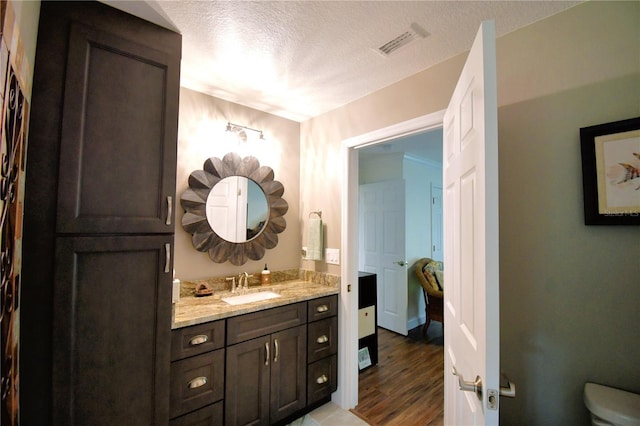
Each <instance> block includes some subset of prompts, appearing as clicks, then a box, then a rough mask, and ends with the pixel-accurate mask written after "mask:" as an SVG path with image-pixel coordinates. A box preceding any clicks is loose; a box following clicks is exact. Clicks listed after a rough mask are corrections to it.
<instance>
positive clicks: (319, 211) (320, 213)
mask: <svg viewBox="0 0 640 426" xmlns="http://www.w3.org/2000/svg"><path fill="white" fill-rule="evenodd" d="M312 214H317V215H318V217H319V218H320V219H322V210H318V211H317V212H311V213H309V217H311V215H312Z"/></svg>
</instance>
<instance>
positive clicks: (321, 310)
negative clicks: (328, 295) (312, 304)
mask: <svg viewBox="0 0 640 426" xmlns="http://www.w3.org/2000/svg"><path fill="white" fill-rule="evenodd" d="M316 310H317V311H318V312H319V313H322V312H327V311H328V310H329V307H328V306H327V305H320V306H318V308H317V309H316Z"/></svg>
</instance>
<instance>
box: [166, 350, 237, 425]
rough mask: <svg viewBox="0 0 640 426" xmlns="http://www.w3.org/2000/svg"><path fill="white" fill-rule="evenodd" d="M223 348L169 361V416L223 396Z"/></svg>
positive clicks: (193, 408)
mask: <svg viewBox="0 0 640 426" xmlns="http://www.w3.org/2000/svg"><path fill="white" fill-rule="evenodd" d="M224 351H225V350H224V349H218V350H215V351H212V352H207V353H205V354H202V355H197V356H194V357H191V358H186V359H183V360H180V361H175V362H172V363H171V388H170V392H171V399H170V409H169V412H170V417H171V418H173V417H177V416H181V415H183V414H185V413H188V412H190V411H193V410H196V409H198V408H201V407H204V406H206V405H209V404H211V403H214V402H216V401H219V400H221V399H222V398H223V397H224Z"/></svg>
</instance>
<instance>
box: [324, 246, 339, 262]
mask: <svg viewBox="0 0 640 426" xmlns="http://www.w3.org/2000/svg"><path fill="white" fill-rule="evenodd" d="M324 258H325V260H326V262H327V263H330V264H332V265H339V264H340V249H332V248H328V249H325V250H324Z"/></svg>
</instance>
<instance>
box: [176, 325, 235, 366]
mask: <svg viewBox="0 0 640 426" xmlns="http://www.w3.org/2000/svg"><path fill="white" fill-rule="evenodd" d="M222 347H224V320H220V321H213V322H208V323H205V324H199V325H194V326H191V327H185V328H178V329H176V330H173V331H172V332H171V361H176V360H179V359H183V358H187V357H190V356H194V355H198V354H201V353H204V352H208V351H212V350H214V349H220V348H222Z"/></svg>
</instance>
